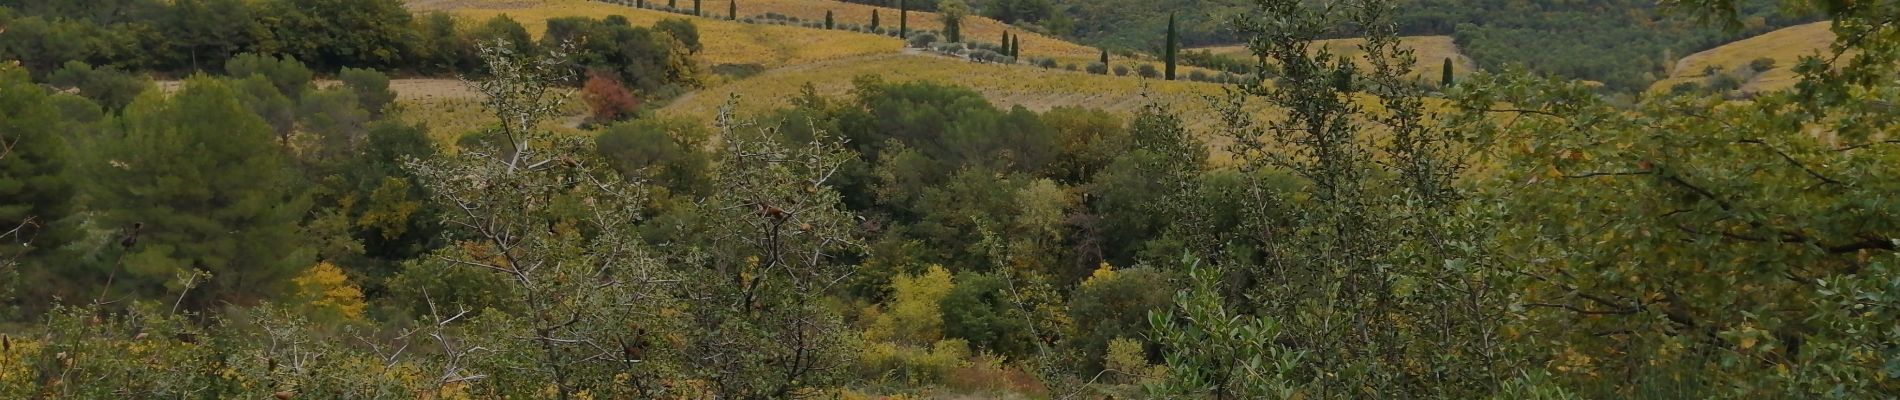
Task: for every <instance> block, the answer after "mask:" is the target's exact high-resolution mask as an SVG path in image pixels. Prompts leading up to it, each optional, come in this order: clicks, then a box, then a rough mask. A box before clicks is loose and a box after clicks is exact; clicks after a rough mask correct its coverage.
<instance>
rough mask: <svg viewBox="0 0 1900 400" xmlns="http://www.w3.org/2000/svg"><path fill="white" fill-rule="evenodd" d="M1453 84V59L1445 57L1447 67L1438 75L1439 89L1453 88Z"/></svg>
mask: <svg viewBox="0 0 1900 400" xmlns="http://www.w3.org/2000/svg"><path fill="white" fill-rule="evenodd" d="M1451 83H1452V82H1451V57H1445V66H1444V68H1442V70H1441V71H1439V75H1438V87H1441V88H1451Z"/></svg>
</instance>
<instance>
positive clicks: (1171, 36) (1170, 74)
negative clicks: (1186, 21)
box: [1162, 13, 1177, 80]
mask: <svg viewBox="0 0 1900 400" xmlns="http://www.w3.org/2000/svg"><path fill="white" fill-rule="evenodd" d="M1175 35H1177V34H1176V33H1175V28H1174V13H1168V43H1167V45H1166V49H1165V50H1163V51H1165V53H1163V54H1162V58H1163V59H1165V60H1166V61H1167V64H1168V65H1167V70H1166V71H1165V72H1164V74H1165V75H1163V77H1165V78H1167V79H1168V80H1174V61H1175V60H1174V53H1175V51H1176V50H1177V49H1176V48H1175V46H1176V44H1175V39H1176V36H1175Z"/></svg>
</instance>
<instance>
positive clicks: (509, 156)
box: [409, 44, 675, 398]
mask: <svg viewBox="0 0 1900 400" xmlns="http://www.w3.org/2000/svg"><path fill="white" fill-rule="evenodd" d="M508 48H509V47H508V46H506V45H504V44H496V45H484V46H483V47H482V56H483V59H484V60H487V62H488V64H489V67H490V70H491V71H493V75H492V78H488V79H484V80H480V81H476V82H474V83H473V86H474V87H475V88H476V89H477V90H479V91H480V92H482V93H483V94H484V95H486V96H487V97H488V98H487V100H486V101H485V102H484V104H485V105H486V106H487V107H488V108H489V110H490V111H492V112H493V113H494V114H495V116H496V117H498V118H499V119H500V120H501V122H502V124H501V126H500V127H499V128H497V129H498V131H497V132H493V133H494V134H496V135H497V137H498V138H500V139H504V140H506V141H507V143H505V144H500V145H495V146H486V147H476V148H466V149H463V150H462V151H461V152H460V153H459V154H455V155H451V156H445V157H441V158H438V159H432V160H416V161H413V162H411V163H410V165H409V167H410V168H411V170H412V171H414V172H415V173H416V174H417V176H418V177H419V178H420V179H419V180H421V181H423V182H426V184H427V185H428V186H429V189H430V192H431V193H433V194H434V195H435V199H434V200H435V201H436V202H437V203H438V204H439V206H440V207H442V208H444V209H446V210H447V211H446V212H445V213H444V215H445V217H444V222H445V224H446V225H447V226H448V227H449V230H450V232H451V237H452V238H453V239H456V240H458V241H459V243H457V244H456V245H453V246H450V247H449V248H448V249H445V250H443V251H440V252H438V253H437V254H435V255H433V256H434V257H438V258H440V259H442V260H446V261H448V262H451V263H454V264H457V265H460V266H463V267H467V268H474V269H478V270H483V271H488V272H492V273H495V274H500V275H502V276H505V277H507V279H508V280H509V281H511V282H512V283H513V286H514V287H513V290H512V292H513V293H514V294H515V295H516V296H517V298H516V299H514V301H515V302H516V304H513V307H511V308H512V309H514V310H519V311H518V313H517V314H518V315H508V314H503V313H487V314H484V315H482V316H480V317H477V318H473V319H471V320H470V321H469V322H468V325H466V326H464V328H465V331H466V333H467V335H468V336H469V337H468V338H466V343H465V345H464V346H461V347H459V348H457V349H455V350H454V351H444V352H441V353H442V354H440V355H439V358H440V360H438V361H439V362H440V363H443V364H445V365H447V366H449V367H454V368H445V373H444V380H445V381H446V380H451V379H454V380H462V381H472V383H473V384H474V386H472V387H473V388H474V390H475V391H478V392H488V393H494V394H498V395H503V396H515V395H525V394H530V393H541V392H543V391H551V392H554V393H555V394H557V395H558V397H562V398H566V397H568V396H571V395H573V394H575V393H578V392H581V391H586V392H588V393H590V394H592V395H594V396H607V397H613V396H634V397H644V396H655V395H658V393H657V391H659V390H662V388H663V387H664V386H663V385H661V384H658V383H655V382H654V381H657V380H659V379H660V378H658V377H661V376H666V375H667V374H668V373H669V372H668V368H670V366H669V364H668V363H667V362H665V361H663V360H664V359H666V358H667V356H666V354H667V353H666V351H665V347H664V346H660V345H659V344H658V342H659V340H658V339H657V338H658V337H660V336H661V335H662V334H663V332H667V331H668V329H667V328H666V321H667V319H665V318H661V317H659V314H660V313H661V312H662V311H664V310H668V309H669V307H670V305H671V304H672V301H671V299H672V295H671V294H670V293H671V289H672V288H673V283H674V282H675V280H674V278H672V274H670V273H668V271H666V270H665V269H664V268H662V267H661V266H660V265H659V263H657V262H655V261H654V259H653V258H651V257H649V256H648V254H647V248H646V246H645V245H644V244H642V242H641V240H640V239H639V237H638V236H637V234H636V230H635V226H636V225H635V223H636V222H637V221H638V220H639V219H640V208H639V206H640V205H641V204H644V197H645V193H644V192H645V189H644V187H643V186H642V185H640V184H638V183H633V182H624V181H621V180H620V178H619V175H617V174H614V173H612V172H611V171H609V170H607V169H606V168H604V165H605V164H604V163H603V162H601V161H600V160H598V159H596V158H595V156H594V152H593V151H592V149H591V146H590V143H589V142H588V141H586V140H582V139H578V138H572V137H560V136H555V135H553V134H551V133H550V132H548V131H546V130H543V129H541V122H543V121H545V120H547V119H548V118H549V117H550V116H552V115H554V114H553V113H554V112H555V110H557V109H558V108H559V107H560V105H561V100H562V99H564V98H565V97H566V96H565V95H564V94H562V93H559V92H557V91H555V90H554V88H555V87H557V86H556V85H557V84H559V83H561V82H563V81H564V80H565V78H566V76H565V75H564V74H565V73H564V72H563V71H565V68H564V67H563V66H564V65H565V63H564V62H563V61H562V57H563V56H562V55H561V54H560V53H558V52H557V53H552V54H549V55H545V56H537V55H522V54H514V53H512V52H511V51H510V50H508ZM440 306H441V307H442V309H445V310H448V309H453V308H451V307H453V306H454V305H446V304H445V305H440ZM460 311H461V310H459V309H458V310H457V312H447V311H444V312H440V313H438V314H444V315H460V314H461V312H460ZM472 353H485V355H475V356H469V355H470V354H472ZM471 377H482V378H485V379H471Z"/></svg>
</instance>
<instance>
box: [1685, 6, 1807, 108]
mask: <svg viewBox="0 0 1900 400" xmlns="http://www.w3.org/2000/svg"><path fill="white" fill-rule="evenodd" d="M1828 24H1829V22H1827V21H1822V22H1815V23H1809V24H1804V25H1796V26H1792V27H1787V28H1782V29H1779V30H1775V31H1773V32H1768V33H1765V34H1762V35H1760V36H1755V37H1751V38H1747V39H1742V40H1737V41H1735V42H1732V43H1729V44H1725V45H1721V46H1717V47H1716V48H1713V49H1708V50H1704V51H1702V52H1700V53H1695V54H1691V55H1689V56H1688V57H1683V58H1682V59H1681V60H1678V61H1676V66H1675V68H1673V69H1672V71H1671V73H1670V75H1669V78H1667V79H1663V80H1660V81H1657V82H1656V83H1655V84H1653V85H1650V87H1649V89H1650V90H1651V91H1666V90H1669V88H1670V87H1671V86H1675V85H1677V84H1680V83H1684V82H1695V83H1700V82H1704V81H1706V80H1708V79H1709V78H1710V72H1711V71H1714V72H1715V73H1721V74H1731V75H1734V76H1738V77H1746V78H1747V79H1742V87H1741V91H1742V92H1748V93H1753V92H1763V91H1775V90H1782V89H1787V88H1789V87H1793V86H1794V84H1795V82H1796V81H1797V80H1798V77H1797V76H1795V73H1794V65H1795V63H1796V62H1798V61H1800V59H1801V57H1802V56H1808V55H1816V54H1829V53H1828V51H1829V50H1828V45H1829V44H1830V43H1833V42H1834V32H1833V31H1830V30H1829V29H1828ZM1762 58H1766V59H1770V60H1774V66H1773V67H1772V68H1768V69H1767V70H1763V71H1754V70H1753V68H1752V67H1750V66H1749V64H1750V63H1751V62H1753V61H1754V60H1756V59H1762Z"/></svg>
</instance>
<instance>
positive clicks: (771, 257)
mask: <svg viewBox="0 0 1900 400" xmlns="http://www.w3.org/2000/svg"><path fill="white" fill-rule="evenodd" d="M719 128H720V129H719V130H720V140H721V141H722V143H721V144H722V146H721V148H720V150H719V152H720V154H719V160H718V167H717V168H716V169H715V170H714V172H713V180H714V182H715V191H714V194H712V195H711V196H709V197H708V198H705V199H703V200H702V201H701V202H700V203H699V204H697V205H696V206H695V207H696V208H697V209H698V210H699V213H700V216H699V218H701V220H702V221H705V223H706V224H707V226H706V229H707V232H706V235H707V239H706V240H705V241H704V243H703V245H704V246H705V247H704V248H703V249H701V250H700V251H702V252H703V254H704V257H703V261H704V263H705V264H706V268H707V269H708V270H709V271H701V272H710V274H703V275H702V278H701V279H698V280H696V281H695V282H694V283H695V284H696V285H697V289H696V290H693V291H692V293H693V294H692V295H691V297H692V299H691V302H692V304H693V305H694V307H693V313H694V317H695V319H696V321H697V323H698V324H699V327H698V328H697V329H698V330H699V333H698V334H697V336H696V337H695V338H694V340H695V341H696V343H694V344H693V346H692V349H691V350H690V351H691V356H690V359H689V360H690V361H691V362H692V363H694V364H695V365H697V366H699V369H698V370H697V371H699V376H700V377H701V378H702V379H705V380H707V381H709V382H711V384H712V388H713V389H714V391H715V393H716V394H718V395H719V397H722V398H762V397H763V398H785V397H811V396H820V395H823V393H822V392H820V390H822V388H827V387H832V386H834V385H835V384H837V383H839V382H840V381H841V379H844V378H845V376H846V373H848V372H849V371H848V370H847V368H848V366H849V365H850V364H849V362H850V360H851V358H850V357H851V356H852V355H854V354H856V353H855V352H854V351H853V349H854V348H855V346H854V342H855V341H856V337H855V335H854V334H853V333H852V332H851V331H850V330H849V329H847V327H846V326H845V325H844V323H843V321H842V319H840V317H839V316H838V315H837V313H836V312H835V311H834V310H832V309H830V308H828V307H827V306H826V305H825V304H824V303H823V300H824V297H825V296H826V294H827V293H830V292H832V290H833V289H834V288H836V287H837V286H838V285H839V284H840V283H841V282H843V281H844V280H845V278H847V277H849V276H850V275H851V274H852V271H853V268H855V266H853V265H849V264H846V263H845V262H844V261H842V260H840V258H842V257H855V254H856V253H857V252H859V251H861V249H860V248H861V247H862V245H861V243H860V239H859V237H858V233H857V230H858V224H857V220H856V217H855V216H853V215H852V214H851V213H850V212H849V211H847V210H845V209H844V207H843V205H842V203H841V200H840V195H839V194H838V192H837V191H836V190H835V189H834V188H832V187H831V185H830V181H831V180H832V178H833V177H834V176H836V174H838V172H839V169H840V168H841V167H842V166H843V165H844V164H845V162H847V161H849V160H850V159H851V157H853V156H852V155H851V154H850V153H848V152H846V151H845V150H843V149H844V147H843V143H842V142H841V139H839V138H838V137H836V136H833V135H831V134H829V133H826V132H817V134H816V135H815V136H814V137H813V138H812V140H811V141H809V142H800V141H797V140H794V139H790V138H787V137H786V136H784V135H781V134H780V132H779V127H776V126H758V125H755V124H752V123H749V122H741V121H739V120H737V119H736V118H735V117H733V115H732V113H731V111H730V106H728V107H727V108H726V109H725V110H723V111H722V112H721V113H720V117H719Z"/></svg>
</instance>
